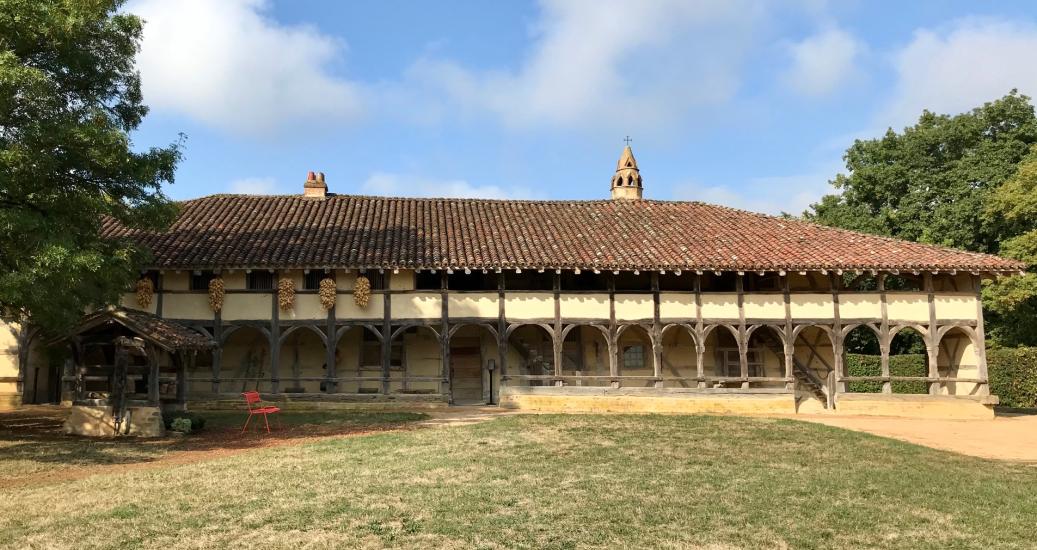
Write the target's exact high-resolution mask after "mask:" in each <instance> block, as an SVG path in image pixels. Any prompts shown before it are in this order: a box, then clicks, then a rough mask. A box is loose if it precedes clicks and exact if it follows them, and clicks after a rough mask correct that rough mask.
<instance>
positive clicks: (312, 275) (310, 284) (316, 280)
mask: <svg viewBox="0 0 1037 550" xmlns="http://www.w3.org/2000/svg"><path fill="white" fill-rule="evenodd" d="M328 277H330V278H332V279H334V278H335V277H334V275H333V274H332V273H331V272H330V271H321V270H313V271H310V272H309V273H305V274H303V276H302V288H303V290H320V282H321V281H323V280H324V279H326V278H328Z"/></svg>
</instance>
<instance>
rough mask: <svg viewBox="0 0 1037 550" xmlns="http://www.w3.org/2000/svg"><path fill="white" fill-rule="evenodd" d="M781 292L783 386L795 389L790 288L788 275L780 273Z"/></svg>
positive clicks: (794, 356) (794, 348) (794, 351)
mask: <svg viewBox="0 0 1037 550" xmlns="http://www.w3.org/2000/svg"><path fill="white" fill-rule="evenodd" d="M781 293H782V299H783V300H784V302H785V378H787V379H788V380H790V381H789V382H785V388H786V389H788V390H789V391H793V392H794V391H795V390H796V381H795V378H794V375H795V373H794V369H795V363H796V339H795V337H794V336H793V327H792V290H791V287H790V284H789V275H788V273H785V274H784V275H781Z"/></svg>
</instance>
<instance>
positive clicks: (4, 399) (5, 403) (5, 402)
mask: <svg viewBox="0 0 1037 550" xmlns="http://www.w3.org/2000/svg"><path fill="white" fill-rule="evenodd" d="M21 406H22V396H21V394H18V393H0V411H10V410H14V409H17V408H18V407H21Z"/></svg>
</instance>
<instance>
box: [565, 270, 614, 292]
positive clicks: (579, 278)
mask: <svg viewBox="0 0 1037 550" xmlns="http://www.w3.org/2000/svg"><path fill="white" fill-rule="evenodd" d="M608 289H609V281H608V275H606V274H605V273H594V272H593V271H581V272H580V274H579V275H577V274H576V273H575V272H573V271H563V272H562V291H563V292H565V291H567V290H590V291H599V292H604V291H607V290H608Z"/></svg>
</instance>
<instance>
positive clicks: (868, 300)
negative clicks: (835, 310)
mask: <svg viewBox="0 0 1037 550" xmlns="http://www.w3.org/2000/svg"><path fill="white" fill-rule="evenodd" d="M839 317H840V318H842V319H881V318H882V295H881V294H877V293H864V292H846V293H839Z"/></svg>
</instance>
